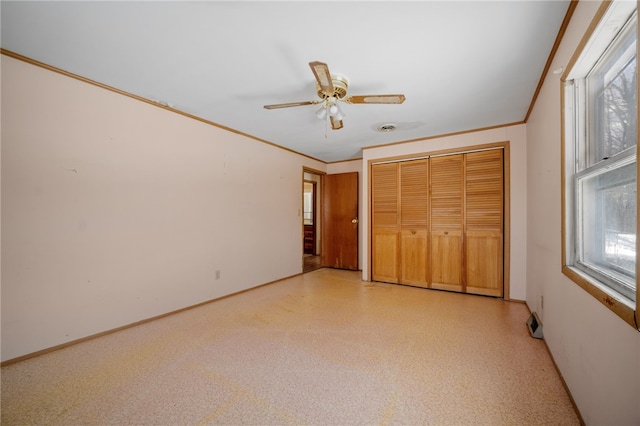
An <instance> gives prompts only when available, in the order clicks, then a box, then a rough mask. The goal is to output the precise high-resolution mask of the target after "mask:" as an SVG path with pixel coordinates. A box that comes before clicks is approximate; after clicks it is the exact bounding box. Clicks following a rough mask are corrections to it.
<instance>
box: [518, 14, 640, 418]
mask: <svg viewBox="0 0 640 426" xmlns="http://www.w3.org/2000/svg"><path fill="white" fill-rule="evenodd" d="M599 6H600V3H599V2H580V3H579V4H578V6H577V8H576V11H575V13H574V16H573V18H572V20H571V24H570V25H569V28H568V29H567V32H566V34H565V37H564V39H563V41H562V44H561V45H560V46H559V50H558V53H557V55H556V58H555V60H554V63H553V64H552V66H551V70H554V69H558V68H559V67H561V66H566V64H567V63H568V61H569V59H570V58H571V56H572V55H573V53H574V51H575V49H576V47H577V45H578V43H579V42H580V39H581V38H582V36H583V34H584V33H585V32H586V29H587V26H588V25H589V23H590V22H591V20H592V18H593V16H594V14H595V11H596V10H597V8H598V7H599ZM560 87H561V86H560V76H558V75H555V74H553V73H552V72H549V74H548V75H547V76H546V79H545V82H544V86H543V88H542V91H541V93H540V96H539V97H538V101H537V103H536V105H535V108H534V110H533V112H532V114H531V117H530V120H529V122H528V124H527V168H528V177H529V178H528V187H527V193H528V205H529V221H528V230H527V236H528V239H529V244H528V257H527V263H528V269H527V283H528V285H527V303H528V305H529V306H530V308H531V309H532V310H535V311H537V312H538V313H539V315H540V317H541V320H542V322H543V324H544V335H545V340H546V342H547V345H548V346H549V348H550V350H551V353H552V354H553V357H554V359H555V361H556V363H557V365H558V367H559V368H560V370H561V372H562V375H563V376H564V379H565V381H566V382H567V385H568V386H569V388H570V389H571V393H572V395H573V397H574V399H575V401H576V404H577V406H578V408H579V409H580V412H581V413H582V417H583V418H584V420H585V422H586V423H587V424H594V425H595V424H611V425H612V424H617V425H631V424H636V425H637V424H640V333H638V331H636V330H634V329H633V328H632V327H631V326H629V325H628V324H627V323H626V322H624V321H623V320H621V319H620V318H618V317H617V316H616V315H614V314H613V313H612V312H610V311H609V310H608V309H607V308H605V307H604V306H603V305H601V304H600V303H599V302H598V301H597V300H596V299H594V298H593V297H591V296H590V295H589V294H587V292H586V291H584V290H582V289H581V288H580V287H578V286H577V285H575V284H574V283H573V282H572V281H570V280H569V279H568V278H566V277H565V276H564V275H563V274H562V273H561V271H560V268H561V229H560V226H561V204H560V203H561V194H560V174H561V165H560V148H561V147H560V143H561V141H560V134H561V128H560ZM541 297H544V308H543V307H542V303H541Z"/></svg>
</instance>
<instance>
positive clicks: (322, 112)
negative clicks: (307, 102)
mask: <svg viewBox="0 0 640 426" xmlns="http://www.w3.org/2000/svg"><path fill="white" fill-rule="evenodd" d="M326 116H327V109H326V108H325V107H324V106H323V107H322V108H320V109H319V110H317V111H316V117H318V118H319V119H320V120H323V119H324V118H325V117H326Z"/></svg>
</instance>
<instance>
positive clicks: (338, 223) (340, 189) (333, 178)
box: [322, 172, 358, 270]
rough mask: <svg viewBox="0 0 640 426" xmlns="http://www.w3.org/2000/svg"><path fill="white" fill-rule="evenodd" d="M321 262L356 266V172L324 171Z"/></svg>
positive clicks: (325, 264) (340, 267)
mask: <svg viewBox="0 0 640 426" xmlns="http://www.w3.org/2000/svg"><path fill="white" fill-rule="evenodd" d="M322 204H323V207H322V212H323V221H322V237H323V238H322V246H323V250H322V265H323V266H328V267H330V268H339V269H351V270H357V269H358V173H357V172H351V173H339V174H333V175H325V177H324V197H323V203H322Z"/></svg>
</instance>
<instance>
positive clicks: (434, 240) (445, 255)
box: [430, 154, 464, 291]
mask: <svg viewBox="0 0 640 426" xmlns="http://www.w3.org/2000/svg"><path fill="white" fill-rule="evenodd" d="M430 161H431V206H430V207H431V287H433V288H437V289H441V290H453V291H462V277H463V272H462V267H463V258H462V253H463V251H462V247H463V246H462V242H463V223H464V215H463V214H464V157H463V155H462V154H457V155H448V156H443V157H433V158H431V160H430Z"/></svg>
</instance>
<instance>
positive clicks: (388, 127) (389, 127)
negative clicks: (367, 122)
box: [378, 123, 396, 133]
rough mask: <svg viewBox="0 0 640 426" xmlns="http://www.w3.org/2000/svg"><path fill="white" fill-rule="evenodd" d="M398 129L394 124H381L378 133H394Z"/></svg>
mask: <svg viewBox="0 0 640 426" xmlns="http://www.w3.org/2000/svg"><path fill="white" fill-rule="evenodd" d="M395 129H396V125H395V124H393V123H385V124H381V125H380V126H379V127H378V131H379V132H385V133H386V132H393V131H394V130H395Z"/></svg>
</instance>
